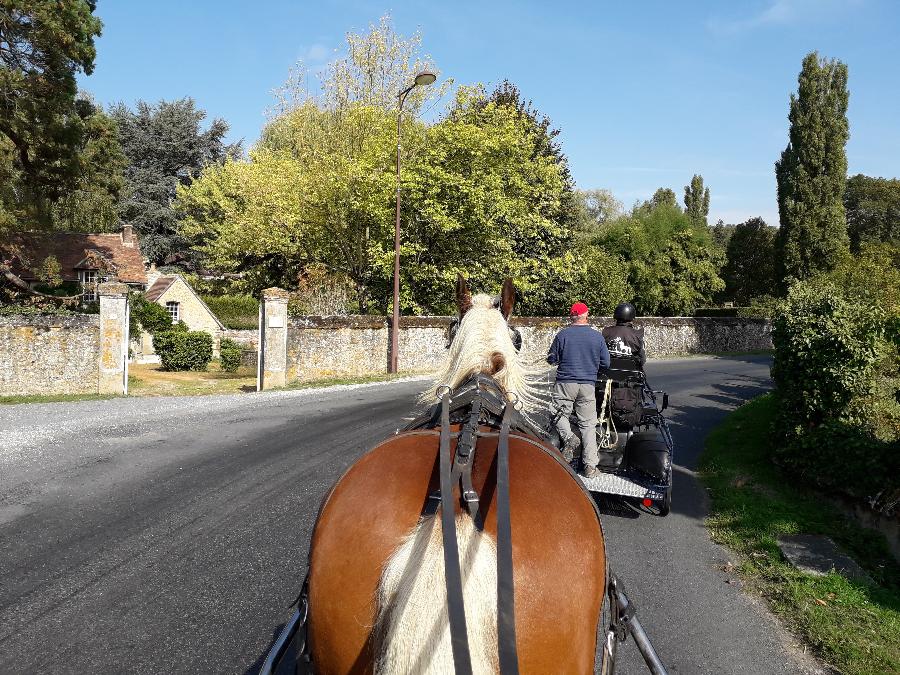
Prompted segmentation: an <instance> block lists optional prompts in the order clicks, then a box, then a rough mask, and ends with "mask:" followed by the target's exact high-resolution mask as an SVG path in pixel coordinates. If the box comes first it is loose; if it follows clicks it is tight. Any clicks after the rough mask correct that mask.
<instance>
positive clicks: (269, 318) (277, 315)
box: [256, 288, 288, 391]
mask: <svg viewBox="0 0 900 675" xmlns="http://www.w3.org/2000/svg"><path fill="white" fill-rule="evenodd" d="M287 305H288V292H287V291H285V290H283V289H281V288H267V289H266V290H264V291H263V293H262V311H261V312H260V321H259V364H258V366H257V367H258V377H257V382H256V390H257V391H262V390H265V389H274V388H275V387H283V386H284V385H285V384H286V376H287Z"/></svg>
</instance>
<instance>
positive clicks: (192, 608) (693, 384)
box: [0, 357, 805, 674]
mask: <svg viewBox="0 0 900 675" xmlns="http://www.w3.org/2000/svg"><path fill="white" fill-rule="evenodd" d="M648 376H649V378H650V381H651V383H652V384H653V385H654V387H655V388H662V389H667V390H668V391H669V392H670V397H671V398H670V400H671V408H670V410H669V416H670V418H671V420H672V430H673V433H674V436H675V442H676V448H677V454H676V463H677V467H676V474H675V484H674V495H675V496H674V505H673V512H672V514H671V515H670V516H669V517H668V518H657V517H653V516H649V515H641V516H636V514H634V513H633V512H629V511H621V512H620V510H619V509H616V508H615V504H610V505H608V506H609V508H607V509H605V511H606V513H604V515H603V525H604V528H605V532H606V535H607V537H608V541H609V546H608V547H609V551H610V553H611V560H612V565H613V566H614V570H615V571H616V573H617V574H618V575H619V576H620V578H621V580H622V581H623V582H624V584H625V586H626V589H627V590H628V592H629V594H630V596H631V598H632V600H633V601H634V602H635V604H636V605H637V606H638V608H639V611H640V618H641V621H642V622H643V624H644V626H645V628H646V629H647V631H648V632H649V634H650V635H651V638H652V639H653V641H654V643H655V645H656V647H657V649H658V651H659V653H660V655H661V657H662V658H663V660H664V662H665V663H666V664H667V665H668V667H669V669H670V673H766V674H770V673H797V672H804V669H805V666H804V665H803V663H801V661H800V660H799V659H798V657H796V656H795V655H794V651H795V650H793V649H792V648H791V647H790V646H789V643H788V638H787V637H786V635H785V633H784V632H783V631H782V630H781V629H780V628H779V627H778V626H777V624H776V623H775V622H774V620H773V619H771V617H769V616H768V614H767V613H766V612H765V610H764V609H763V608H762V607H761V606H760V605H759V604H758V603H757V602H756V601H753V600H751V599H750V598H748V597H747V596H745V595H744V594H742V592H741V591H740V588H739V586H738V585H736V584H730V583H727V581H728V580H729V578H730V577H729V576H728V575H727V574H726V573H725V572H723V571H722V567H723V565H724V564H725V563H726V561H727V558H728V555H727V553H726V552H725V551H724V550H722V549H721V548H719V547H717V546H716V545H714V544H712V543H711V542H710V540H709V537H708V536H707V533H706V531H705V529H704V526H703V517H704V514H705V512H706V497H705V493H704V490H703V488H702V487H701V486H700V485H699V483H698V481H697V480H696V478H695V477H694V474H693V469H694V467H695V465H696V460H697V457H698V454H699V452H700V450H701V448H702V443H703V439H704V437H705V435H706V433H707V432H708V431H709V430H710V429H711V428H712V427H713V426H715V425H716V424H717V423H718V422H719V421H720V420H721V419H722V418H723V417H724V416H725V414H726V413H727V412H728V411H729V410H731V409H733V408H734V407H735V406H736V405H738V404H739V403H740V402H741V401H743V400H746V399H748V398H751V397H753V396H755V395H757V394H759V393H761V392H763V391H764V390H766V389H767V388H768V387H769V385H770V382H769V366H768V361H767V360H766V359H765V358H761V357H745V358H692V359H684V360H673V361H658V362H651V363H650V364H649V366H648ZM424 385H425V383H424V382H423V381H410V382H400V383H392V384H386V385H385V384H383V385H373V386H364V387H359V388H341V389H334V390H328V391H318V392H311V391H295V392H272V393H266V394H261V395H253V396H247V395H244V396H218V397H194V398H159V399H148V398H134V399H117V400H108V401H92V402H81V403H57V404H39V405H38V404H32V405H27V406H6V407H0V579H2V592H0V672H2V673H26V672H28V673H31V672H37V671H44V670H50V671H52V672H61V673H85V672H97V673H125V672H143V673H181V672H185V673H187V672H190V673H198V672H211V673H252V672H255V671H256V670H257V669H258V668H259V666H260V664H261V662H262V659H263V658H264V655H265V653H266V651H267V650H268V648H269V646H270V644H271V642H272V640H273V639H274V637H275V635H276V633H277V631H278V629H279V628H280V626H281V624H282V622H283V621H284V620H285V619H286V618H287V616H288V614H289V612H288V605H289V604H290V603H291V601H292V600H293V599H294V597H295V595H296V594H297V592H298V590H299V588H300V584H301V581H302V579H303V575H304V573H305V562H306V554H307V547H308V542H309V537H310V530H311V527H312V524H313V519H314V516H315V513H316V509H317V507H318V505H319V502H320V500H321V498H322V496H323V495H324V493H325V492H326V490H327V489H328V488H329V486H330V485H331V484H332V483H333V481H334V480H335V479H336V478H337V477H338V476H339V475H340V474H341V473H342V472H343V471H344V469H345V468H346V467H347V466H349V465H350V464H351V463H352V462H353V461H354V460H355V459H356V458H357V457H358V456H359V455H360V454H361V453H362V452H363V451H365V449H366V448H367V447H369V446H371V445H373V444H374V443H376V442H377V441H379V440H381V439H382V438H384V437H386V436H387V435H389V434H390V433H392V432H393V431H394V430H395V429H396V428H397V427H398V426H399V425H401V423H402V419H403V418H404V416H406V415H407V414H408V413H409V412H410V409H411V402H412V401H413V399H414V396H415V394H416V393H417V392H418V391H420V390H421V389H422V388H423V387H424ZM633 516H634V517H633ZM348 555H352V552H348ZM620 654H623V655H624V657H625V658H624V667H623V668H622V672H626V673H632V672H633V673H640V672H645V671H644V669H643V666H642V665H641V663H640V662H639V661H638V656H637V651H636V649H635V648H634V645H633V644H631V643H630V642H629V643H628V644H626V645H625V647H624V649H622V650H620Z"/></svg>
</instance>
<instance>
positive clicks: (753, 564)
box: [700, 394, 900, 675]
mask: <svg viewBox="0 0 900 675" xmlns="http://www.w3.org/2000/svg"><path fill="white" fill-rule="evenodd" d="M774 416H775V401H774V398H773V397H772V395H771V394H769V395H766V396H762V397H760V398H758V399H756V400H754V401H751V402H750V403H748V404H746V405H744V406H742V407H741V408H739V409H738V410H737V411H736V412H735V413H733V414H732V415H731V416H730V417H729V418H728V419H727V420H726V421H725V423H724V424H722V425H721V426H720V427H718V428H717V429H716V430H715V431H713V433H712V434H710V436H709V438H708V440H707V443H706V450H705V452H704V454H703V456H702V458H701V463H700V470H701V475H702V477H703V480H704V482H705V483H706V485H707V486H708V487H709V489H710V492H711V497H712V507H711V515H710V517H709V518H708V520H707V526H708V527H709V530H710V533H711V535H712V537H713V539H714V540H715V541H717V542H718V543H720V544H723V545H725V546H727V547H728V548H730V549H732V550H733V551H735V552H736V553H737V554H738V556H739V563H738V567H737V570H738V572H739V574H740V575H741V576H742V577H743V579H744V581H745V585H746V587H747V588H748V589H749V590H751V591H752V592H756V593H759V594H761V595H762V596H764V597H765V598H766V599H767V600H768V601H769V604H770V606H771V607H772V608H773V610H774V611H775V612H776V613H777V614H778V615H779V616H780V617H781V618H782V620H784V622H785V623H786V624H787V625H788V626H789V627H790V628H791V629H792V630H793V631H794V632H796V633H797V634H798V635H799V636H800V637H801V638H803V639H805V640H806V641H807V642H808V643H809V644H810V645H811V646H812V647H813V649H814V650H815V651H816V652H817V653H818V655H819V656H820V657H821V658H822V659H823V660H824V661H826V662H827V663H828V664H829V665H831V666H833V667H834V668H836V669H837V670H839V671H840V672H842V673H846V674H848V675H851V674H852V675H863V674H866V675H875V674H878V675H883V674H884V673H900V565H898V564H897V562H896V561H895V560H894V559H893V558H892V557H891V555H890V553H889V551H888V548H887V543H886V542H885V540H884V538H883V537H882V536H881V535H880V534H879V533H877V532H874V531H872V530H867V529H864V528H862V527H861V526H859V525H857V524H856V523H854V522H852V521H850V520H848V519H847V518H846V517H845V516H844V515H843V514H842V513H841V512H840V511H839V510H838V509H837V508H836V507H834V506H832V505H831V504H830V503H829V502H827V501H826V500H825V499H823V498H822V496H821V495H818V494H817V493H815V492H812V491H806V490H803V489H801V488H796V487H793V486H792V485H791V483H790V479H788V478H787V477H785V476H784V475H783V474H782V473H781V471H780V470H779V468H778V467H777V466H775V465H774V464H773V463H772V460H771V458H770V452H769V429H770V428H771V426H772V422H773V420H774ZM789 534H824V535H827V536H829V537H831V539H832V540H834V541H835V542H836V543H837V544H838V546H840V547H841V548H843V549H844V550H845V551H846V552H847V553H849V554H850V555H851V556H852V557H853V558H854V559H856V561H857V562H858V563H859V564H860V565H861V566H862V567H863V568H865V570H866V571H867V572H868V573H869V574H870V575H871V577H872V578H873V579H874V580H875V582H876V583H875V584H872V585H870V584H865V583H861V582H853V581H849V580H847V579H845V578H844V577H842V576H840V575H838V574H836V573H831V574H829V575H828V576H825V577H814V576H812V575H808V574H803V573H801V572H798V571H797V570H796V569H794V568H793V567H792V566H791V565H790V564H788V563H787V562H785V561H784V560H783V558H782V556H781V552H780V551H779V549H778V546H777V543H776V539H777V538H778V537H779V536H780V535H789Z"/></svg>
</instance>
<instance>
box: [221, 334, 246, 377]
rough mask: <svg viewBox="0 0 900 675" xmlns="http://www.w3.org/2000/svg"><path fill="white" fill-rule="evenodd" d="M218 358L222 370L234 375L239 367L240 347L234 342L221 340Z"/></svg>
mask: <svg viewBox="0 0 900 675" xmlns="http://www.w3.org/2000/svg"><path fill="white" fill-rule="evenodd" d="M219 357H220V359H221V360H222V370H224V371H225V372H226V373H236V372H237V370H238V368H240V367H241V346H240V345H239V344H238V343H237V342H235V341H234V340H231V339H229V338H223V339H222V341H221V342H220V343H219Z"/></svg>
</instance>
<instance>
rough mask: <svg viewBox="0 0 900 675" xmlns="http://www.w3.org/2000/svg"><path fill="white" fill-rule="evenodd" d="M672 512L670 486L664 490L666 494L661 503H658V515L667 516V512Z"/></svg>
mask: <svg viewBox="0 0 900 675" xmlns="http://www.w3.org/2000/svg"><path fill="white" fill-rule="evenodd" d="M671 510H672V486H671V485H670V486H669V487H667V488H666V494H665V496H664V497H663V499H662V501H661V502H660V503H659V515H660V516H667V515H669V511H671Z"/></svg>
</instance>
